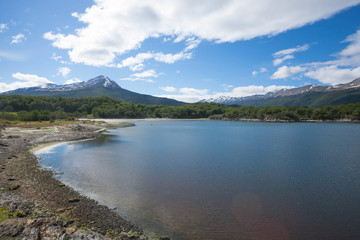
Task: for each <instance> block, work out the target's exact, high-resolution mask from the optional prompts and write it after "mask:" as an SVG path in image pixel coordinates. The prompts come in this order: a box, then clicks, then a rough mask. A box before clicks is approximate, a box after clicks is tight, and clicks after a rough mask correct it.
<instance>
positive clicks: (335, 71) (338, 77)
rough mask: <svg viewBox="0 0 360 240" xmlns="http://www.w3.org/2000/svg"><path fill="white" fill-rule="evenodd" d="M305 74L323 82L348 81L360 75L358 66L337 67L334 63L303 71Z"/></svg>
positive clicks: (339, 82) (336, 82)
mask: <svg viewBox="0 0 360 240" xmlns="http://www.w3.org/2000/svg"><path fill="white" fill-rule="evenodd" d="M305 76H307V77H310V78H313V79H316V80H318V81H319V82H321V83H325V84H331V85H336V84H341V83H348V82H351V81H353V80H354V79H356V78H358V77H360V67H357V68H353V69H350V68H339V67H338V66H336V65H332V66H326V67H322V68H318V69H316V70H313V71H309V72H307V73H305Z"/></svg>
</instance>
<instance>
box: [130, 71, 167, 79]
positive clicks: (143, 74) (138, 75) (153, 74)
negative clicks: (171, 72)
mask: <svg viewBox="0 0 360 240" xmlns="http://www.w3.org/2000/svg"><path fill="white" fill-rule="evenodd" d="M159 75H161V74H158V73H156V71H155V70H154V69H150V70H146V71H144V72H141V73H134V74H131V76H132V77H136V78H150V77H155V78H156V77H158V76H159Z"/></svg>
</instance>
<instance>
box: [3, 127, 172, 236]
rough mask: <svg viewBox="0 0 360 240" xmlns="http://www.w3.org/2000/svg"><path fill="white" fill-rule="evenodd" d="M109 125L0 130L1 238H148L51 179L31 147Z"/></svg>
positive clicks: (89, 135)
mask: <svg viewBox="0 0 360 240" xmlns="http://www.w3.org/2000/svg"><path fill="white" fill-rule="evenodd" d="M111 126H112V125H109V124H105V123H97V124H95V123H90V122H87V123H85V124H81V125H80V124H77V125H63V126H55V125H54V126H50V127H41V128H40V127H38V128H16V127H15V128H14V127H12V128H6V129H3V130H2V131H1V132H0V134H1V138H0V239H148V237H147V236H145V235H144V234H143V232H142V230H141V229H140V228H139V227H137V226H135V225H134V224H132V223H131V222H129V221H127V220H125V219H123V218H122V217H121V216H119V215H118V214H116V213H115V212H114V211H113V210H111V209H109V208H108V207H106V206H103V205H100V204H99V203H98V202H96V201H94V200H92V199H89V198H86V197H83V196H80V195H79V194H78V193H77V192H76V191H74V190H73V189H71V188H69V187H67V186H65V185H64V184H62V183H61V182H59V181H58V180H56V179H55V178H53V173H52V172H50V171H47V170H44V169H42V168H41V166H40V165H39V163H38V160H37V158H36V156H35V155H34V154H32V153H31V151H30V149H31V148H34V147H36V146H38V145H39V144H44V143H54V142H60V141H71V140H79V139H88V138H94V137H97V136H98V134H100V131H101V130H102V129H104V128H107V127H111ZM123 126H126V125H123ZM161 239H168V238H165V237H164V238H161Z"/></svg>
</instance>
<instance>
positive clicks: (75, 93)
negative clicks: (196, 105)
mask: <svg viewBox="0 0 360 240" xmlns="http://www.w3.org/2000/svg"><path fill="white" fill-rule="evenodd" d="M2 94H4V95H24V96H46V97H65V98H77V97H104V96H107V97H111V98H116V99H120V100H122V101H124V102H132V103H141V104H154V105H169V106H179V105H182V104H184V103H183V102H179V101H176V100H174V99H169V98H160V97H153V96H150V95H145V94H139V93H136V92H132V91H129V90H126V89H123V88H121V87H120V86H119V85H118V84H117V83H116V82H114V81H113V80H111V79H109V78H108V77H105V76H98V77H96V78H93V79H90V80H88V81H85V82H80V83H73V84H69V85H56V84H47V85H45V86H41V87H31V88H19V89H16V90H13V91H9V92H5V93H2Z"/></svg>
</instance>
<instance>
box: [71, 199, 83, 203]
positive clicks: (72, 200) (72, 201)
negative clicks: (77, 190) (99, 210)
mask: <svg viewBox="0 0 360 240" xmlns="http://www.w3.org/2000/svg"><path fill="white" fill-rule="evenodd" d="M69 202H70V203H76V202H80V199H79V198H72V199H69Z"/></svg>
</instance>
